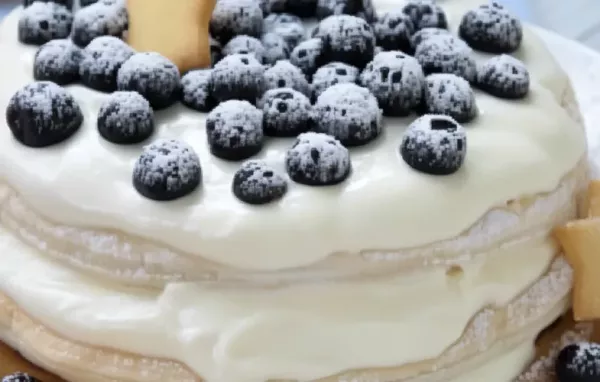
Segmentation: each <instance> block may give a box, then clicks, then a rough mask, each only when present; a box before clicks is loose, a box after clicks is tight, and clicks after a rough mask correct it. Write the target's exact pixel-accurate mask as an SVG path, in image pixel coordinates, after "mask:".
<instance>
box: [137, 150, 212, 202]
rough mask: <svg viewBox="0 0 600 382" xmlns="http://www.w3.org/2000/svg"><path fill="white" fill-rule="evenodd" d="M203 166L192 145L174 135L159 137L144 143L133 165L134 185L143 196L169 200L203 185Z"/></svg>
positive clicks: (189, 192)
mask: <svg viewBox="0 0 600 382" xmlns="http://www.w3.org/2000/svg"><path fill="white" fill-rule="evenodd" d="M201 181H202V168H201V166H200V159H199V158H198V155H197V154H196V152H195V151H194V149H193V148H192V147H190V146H189V145H188V144H186V143H184V142H181V141H178V140H174V139H160V140H157V141H155V142H153V143H151V144H150V145H148V146H146V147H144V151H143V152H142V155H140V157H139V158H138V160H137V161H136V163H135V167H134V168H133V186H134V187H135V189H136V190H137V192H139V193H140V194H141V195H142V196H144V197H146V198H148V199H152V200H156V201H170V200H175V199H179V198H182V197H184V196H186V195H188V194H191V193H192V192H193V191H194V190H196V189H197V188H198V186H200V183H201Z"/></svg>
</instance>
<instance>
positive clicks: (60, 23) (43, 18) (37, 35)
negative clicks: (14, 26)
mask: <svg viewBox="0 0 600 382" xmlns="http://www.w3.org/2000/svg"><path fill="white" fill-rule="evenodd" d="M72 23H73V14H72V13H71V11H70V10H69V9H67V8H66V7H65V6H63V5H60V4H57V3H53V2H48V3H44V2H35V3H33V4H31V5H30V6H28V7H27V8H25V9H24V10H23V12H22V13H21V18H20V19H19V40H20V41H22V42H24V43H27V44H43V43H45V42H47V41H50V40H53V39H59V38H66V37H67V36H69V33H71V25H72Z"/></svg>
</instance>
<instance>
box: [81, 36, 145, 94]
mask: <svg viewBox="0 0 600 382" xmlns="http://www.w3.org/2000/svg"><path fill="white" fill-rule="evenodd" d="M134 53H135V52H134V50H133V49H132V48H131V47H130V46H129V45H127V44H126V43H124V42H123V40H120V39H118V38H116V37H112V36H102V37H97V38H95V39H94V41H92V42H91V43H90V44H89V45H88V46H86V47H85V49H84V50H83V59H82V60H81V62H80V64H79V75H80V76H81V82H82V83H83V84H84V85H86V86H88V87H90V88H92V89H95V90H99V91H104V92H112V91H115V90H117V74H118V72H119V69H120V68H121V65H123V63H124V62H125V61H127V59H129V57H131V56H133V55H134Z"/></svg>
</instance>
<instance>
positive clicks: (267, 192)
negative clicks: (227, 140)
mask: <svg viewBox="0 0 600 382" xmlns="http://www.w3.org/2000/svg"><path fill="white" fill-rule="evenodd" d="M231 188H232V190H233V194H234V195H235V196H236V197H237V198H238V199H239V200H241V201H242V202H244V203H248V204H253V205H262V204H267V203H271V202H274V201H276V200H279V199H281V198H282V197H283V196H284V195H285V193H286V192H287V188H288V185H287V181H286V180H285V178H284V177H283V176H282V175H281V174H279V172H277V170H275V169H273V168H272V167H271V166H269V165H268V164H267V163H266V162H264V161H258V160H249V161H247V162H244V163H243V164H242V166H241V167H240V169H239V170H237V172H236V173H235V175H234V176H233V184H232V186H231Z"/></svg>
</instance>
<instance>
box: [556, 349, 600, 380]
mask: <svg viewBox="0 0 600 382" xmlns="http://www.w3.org/2000/svg"><path fill="white" fill-rule="evenodd" d="M555 371H556V377H557V379H558V381H557V382H597V381H600V345H598V344H594V343H588V342H579V343H575V344H571V345H569V346H566V347H565V348H563V349H562V350H561V352H560V353H559V354H558V357H557V359H556V364H555Z"/></svg>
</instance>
